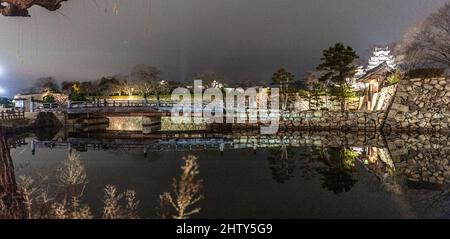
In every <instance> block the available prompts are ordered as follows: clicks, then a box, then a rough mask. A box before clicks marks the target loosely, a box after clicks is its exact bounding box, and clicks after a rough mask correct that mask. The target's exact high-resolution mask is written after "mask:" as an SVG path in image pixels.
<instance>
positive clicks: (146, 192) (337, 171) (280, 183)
mask: <svg viewBox="0 0 450 239" xmlns="http://www.w3.org/2000/svg"><path fill="white" fill-rule="evenodd" d="M121 137H122V138H123V137H124V136H123V135H121ZM179 137H181V136H179ZM183 137H185V136H183ZM57 138H58V137H57ZM217 138H218V139H219V140H225V142H227V143H226V147H225V148H226V149H225V151H224V152H223V153H221V152H220V151H219V148H216V149H215V150H214V149H209V150H199V149H197V150H192V151H189V150H187V149H186V148H183V149H179V150H180V151H174V150H173V149H171V150H169V149H166V150H163V149H162V148H164V147H166V148H170V147H171V146H173V145H174V144H175V143H174V141H170V140H159V141H154V140H153V141H143V140H141V139H126V142H127V143H128V144H129V145H132V146H123V144H120V145H122V146H123V148H122V147H121V146H118V145H119V143H117V142H123V141H117V139H110V140H106V141H105V140H104V139H103V141H102V140H100V139H98V138H96V136H90V137H87V136H86V135H84V136H78V135H65V136H63V137H59V138H58V139H57V141H58V142H72V146H71V147H72V150H74V151H77V152H79V154H80V159H81V161H82V162H83V163H84V165H85V168H86V173H87V179H88V183H87V186H86V189H85V192H84V196H83V199H84V200H85V202H86V203H88V204H89V205H90V206H91V207H92V209H93V211H94V214H96V216H97V215H100V214H101V210H102V198H103V188H104V187H105V185H116V186H117V187H118V188H119V189H120V190H125V189H133V190H135V191H136V194H137V198H138V199H139V201H140V206H139V215H140V216H141V217H143V218H155V217H157V216H156V208H157V206H158V199H159V195H160V194H162V193H163V192H166V191H170V190H171V187H172V181H173V178H177V177H179V175H180V166H181V165H182V163H183V160H182V157H183V156H186V155H188V154H192V155H196V156H198V158H199V165H200V177H201V178H202V179H203V186H204V187H203V191H202V192H203V195H204V197H205V198H204V199H203V200H202V201H200V202H199V203H198V207H200V208H201V211H200V213H199V214H196V215H194V216H193V218H447V217H448V215H449V214H448V210H447V208H448V205H447V201H448V200H447V198H448V197H447V194H448V193H447V176H448V175H447V174H446V170H448V169H450V167H448V168H446V167H447V163H448V159H446V158H445V157H446V155H450V154H449V153H448V150H449V148H448V146H447V144H448V140H447V138H446V137H445V136H419V135H413V136H410V135H406V136H405V135H398V136H390V137H382V136H380V135H352V134H345V135H343V134H329V133H316V134H314V133H300V132H297V133H295V134H292V132H291V133H290V134H289V136H286V135H284V136H272V137H269V138H264V137H261V136H258V135H251V134H250V136H242V134H228V135H222V137H218V136H217V135H216V139H215V140H217ZM44 139H45V137H44ZM41 140H43V138H41ZM122 140H123V139H122ZM198 140H199V139H195V140H194V139H184V140H183V141H182V142H183V144H185V143H186V142H191V143H192V142H197V144H198ZM446 140H447V141H446ZM32 141H35V150H32V143H31V142H32ZM99 141H101V143H99ZM36 142H40V141H39V140H37V138H36V137H35V136H29V137H27V138H26V139H25V142H24V143H25V144H26V145H22V146H18V147H16V148H13V149H12V150H11V156H12V158H13V162H14V165H15V174H16V177H19V176H21V175H37V174H39V175H45V176H48V177H49V178H50V181H51V180H52V179H54V175H55V170H56V168H57V167H58V165H59V164H60V163H61V162H62V161H64V160H65V159H67V155H68V151H69V150H68V147H67V146H65V145H64V144H63V143H55V144H47V145H45V144H39V143H36ZM74 142H76V143H74ZM79 142H83V143H82V144H81V143H79ZM111 142H116V143H111ZM179 143H180V142H179ZM427 143H428V144H429V145H427ZM152 144H160V145H163V146H161V147H160V148H159V150H157V148H152V147H149V145H152ZM94 145H95V147H94ZM144 145H145V147H149V148H148V149H147V153H146V154H145V153H144ZM254 145H256V148H254V147H255V146H254ZM195 147H197V146H195ZM211 147H212V148H214V147H213V146H211ZM94 148H95V149H94ZM197 148H198V147H197ZM443 155H444V156H443ZM442 165H443V166H442ZM427 170H429V171H430V173H431V176H430V173H428V171H427ZM433 174H435V175H439V176H433Z"/></svg>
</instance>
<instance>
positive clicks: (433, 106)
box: [384, 78, 450, 133]
mask: <svg viewBox="0 0 450 239" xmlns="http://www.w3.org/2000/svg"><path fill="white" fill-rule="evenodd" d="M384 130H385V131H419V132H446V133H447V132H450V79H445V78H431V79H405V80H403V81H401V82H400V83H399V85H398V89H397V93H396V95H395V98H394V101H393V103H392V106H391V107H390V110H389V113H388V115H387V119H386V124H385V128H384Z"/></svg>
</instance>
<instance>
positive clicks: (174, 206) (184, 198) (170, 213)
mask: <svg viewBox="0 0 450 239" xmlns="http://www.w3.org/2000/svg"><path fill="white" fill-rule="evenodd" d="M183 160H184V165H183V166H182V167H181V170H182V173H181V176H180V179H179V180H176V179H174V181H173V184H172V187H173V192H165V193H163V194H162V195H161V196H160V217H161V218H163V219H166V218H174V219H189V218H190V217H191V216H192V215H195V214H197V213H199V212H200V208H199V207H194V205H195V204H196V203H197V202H199V201H200V200H201V199H203V194H202V187H203V180H202V179H201V178H199V177H198V175H199V174H200V171H199V166H198V162H197V157H195V156H192V155H189V156H187V157H185V158H183ZM192 207H194V208H192Z"/></svg>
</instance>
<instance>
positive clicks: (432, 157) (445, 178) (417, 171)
mask: <svg viewBox="0 0 450 239" xmlns="http://www.w3.org/2000/svg"><path fill="white" fill-rule="evenodd" d="M386 142H387V147H388V148H389V151H390V154H391V157H392V160H393V162H394V164H395V167H396V171H397V173H398V174H400V175H404V176H405V177H406V179H407V180H408V181H409V182H410V183H422V185H423V184H424V183H428V184H435V185H442V184H446V183H449V182H450V136H448V135H442V134H438V135H430V134H419V133H416V134H406V133H404V134H400V135H389V136H387V137H386ZM423 186H426V184H425V185H423Z"/></svg>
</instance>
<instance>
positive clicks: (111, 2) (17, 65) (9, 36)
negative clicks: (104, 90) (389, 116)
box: [0, 0, 448, 94]
mask: <svg viewBox="0 0 450 239" xmlns="http://www.w3.org/2000/svg"><path fill="white" fill-rule="evenodd" d="M445 2H448V0H70V1H69V2H67V3H64V6H63V8H61V10H60V11H59V12H46V11H44V10H41V9H40V8H38V7H34V8H33V9H32V11H31V14H32V17H31V18H5V17H1V18H0V29H1V33H0V42H1V47H0V66H1V67H2V68H3V69H4V70H3V71H4V74H3V75H2V76H0V87H2V88H5V89H7V91H8V93H9V94H13V93H14V91H15V90H17V89H20V88H25V87H27V84H29V82H32V80H33V79H35V78H38V77H41V76H53V77H55V78H57V79H58V80H59V81H63V80H93V79H97V78H99V77H100V76H103V75H113V74H117V73H127V72H129V71H130V69H131V68H132V67H133V66H134V65H137V64H148V65H153V66H156V67H158V68H160V69H161V70H162V71H163V72H164V77H166V78H167V79H170V80H180V81H183V80H189V79H190V78H191V76H192V75H193V74H195V73H197V72H202V71H216V72H218V73H220V74H222V75H225V76H226V77H228V78H231V79H236V80H239V79H241V78H245V77H251V78H260V79H267V80H269V79H270V76H271V73H272V72H273V71H275V70H276V69H277V68H279V67H281V66H283V67H286V68H288V69H289V70H291V71H293V72H294V73H295V74H296V75H297V77H298V78H299V77H300V76H301V75H302V74H303V73H304V72H305V71H307V70H309V69H313V68H314V67H315V65H317V63H318V62H319V59H320V55H321V52H322V50H323V49H324V48H326V47H328V46H330V45H331V44H333V43H335V42H338V41H339V42H344V43H346V44H349V45H351V46H353V47H354V48H355V49H357V50H358V51H359V52H360V54H364V53H365V50H367V48H368V46H369V45H370V44H387V43H391V42H394V41H397V40H399V39H400V38H401V35H402V34H403V32H404V31H405V30H406V29H407V27H408V26H410V25H411V24H413V23H416V22H418V21H420V20H422V19H424V18H425V17H426V16H427V15H428V14H429V13H431V12H433V11H435V10H436V9H437V8H439V7H440V6H442V5H443V4H444V3H445Z"/></svg>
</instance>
